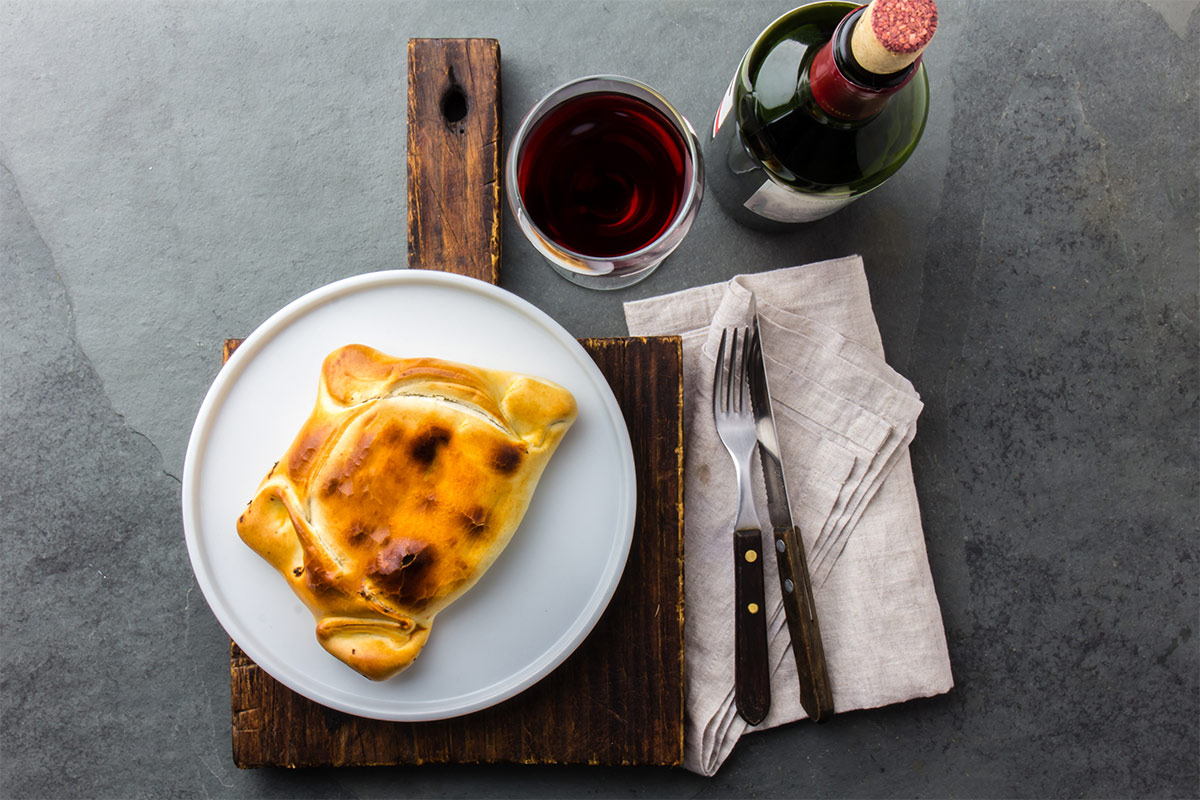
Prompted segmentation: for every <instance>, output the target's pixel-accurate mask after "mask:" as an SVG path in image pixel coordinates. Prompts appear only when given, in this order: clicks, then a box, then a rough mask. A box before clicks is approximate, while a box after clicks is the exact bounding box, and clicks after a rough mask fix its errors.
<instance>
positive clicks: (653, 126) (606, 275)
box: [505, 75, 704, 289]
mask: <svg viewBox="0 0 1200 800" xmlns="http://www.w3.org/2000/svg"><path fill="white" fill-rule="evenodd" d="M701 159H702V156H701V154H700V142H699V140H698V139H697V137H696V133H695V131H694V130H692V126H691V124H689V123H688V121H687V120H686V119H685V118H684V117H683V115H681V114H680V113H679V112H678V111H676V110H675V108H674V107H673V106H672V105H671V104H670V103H669V102H667V100H666V99H665V98H664V97H663V96H662V95H661V94H659V93H658V92H656V91H655V90H654V89H652V88H650V87H649V86H647V85H646V84H644V83H642V82H640V81H636V80H633V79H632V78H625V77H620V76H617V75H593V76H589V77H585V78H579V79H577V80H573V81H571V82H569V83H566V84H564V85H562V86H560V87H558V88H557V89H555V90H553V91H552V92H550V93H549V94H548V95H546V96H545V97H543V98H542V99H541V100H540V101H538V103H537V104H536V105H534V107H533V108H532V109H530V111H529V113H528V114H526V115H525V118H524V119H523V120H522V121H521V125H520V127H519V128H518V129H517V133H516V136H515V137H514V138H513V141H512V144H511V145H510V147H509V152H508V163H507V170H506V176H505V183H506V189H507V192H508V202H509V206H510V208H511V209H512V212H513V216H514V217H516V220H517V224H518V225H519V226H520V228H521V231H522V232H523V233H524V234H525V236H526V238H528V239H529V241H530V242H531V243H532V244H533V246H534V247H536V248H537V250H538V251H539V252H540V253H541V254H542V255H543V256H545V258H546V259H547V260H548V261H549V262H550V265H551V266H552V267H553V268H554V269H555V271H556V272H558V273H559V274H560V275H562V276H563V277H564V278H566V279H567V280H569V281H571V282H573V283H576V284H579V285H580V286H586V287H588V288H591V289H620V288H622V287H625V286H630V285H631V284H634V283H637V282H638V281H640V280H643V279H644V278H646V277H648V276H649V275H650V273H651V272H653V271H654V270H655V268H657V267H658V265H659V264H661V263H662V262H663V260H664V259H665V258H666V257H667V256H668V255H669V254H670V253H671V252H672V251H673V250H674V249H675V248H676V247H678V246H679V244H680V242H682V241H683V237H684V236H685V235H686V234H687V232H688V229H689V228H690V227H691V225H692V220H693V219H695V217H696V212H697V211H698V210H699V208H700V201H701V199H702V198H703V196H704V166H703V162H702V160H701Z"/></svg>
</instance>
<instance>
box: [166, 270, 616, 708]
mask: <svg viewBox="0 0 1200 800" xmlns="http://www.w3.org/2000/svg"><path fill="white" fill-rule="evenodd" d="M422 283H424V284H433V285H435V286H439V287H441V288H445V287H450V288H452V289H454V290H457V291H467V292H473V293H476V294H480V295H483V296H484V297H486V298H488V299H489V300H491V301H493V302H498V303H499V304H501V305H504V306H507V307H508V308H510V309H511V310H513V311H515V312H516V313H518V314H519V315H521V316H524V317H526V318H527V319H529V320H530V321H532V322H534V323H535V324H537V325H538V326H540V327H541V328H542V329H544V330H546V331H547V333H548V334H550V336H551V338H552V339H553V340H554V341H555V342H557V343H558V344H559V345H560V346H562V347H564V349H565V350H566V351H567V352H568V353H569V354H570V355H571V356H572V357H573V358H574V360H575V361H576V362H577V363H578V364H580V365H581V366H582V368H583V371H584V372H585V373H587V376H588V378H589V379H590V381H591V382H592V384H594V386H595V388H596V390H597V394H598V395H599V399H600V401H601V403H602V405H603V406H604V410H605V411H606V412H607V416H608V417H609V418H610V421H611V423H612V425H611V427H612V430H613V432H614V433H615V434H616V437H617V439H618V442H617V444H618V450H619V454H620V457H621V461H622V467H623V470H622V471H623V472H624V473H625V476H624V477H625V482H624V486H623V487H622V488H623V489H624V491H623V492H622V495H621V498H620V499H621V500H623V501H624V505H625V507H624V508H623V509H620V508H618V519H619V526H618V527H619V530H618V532H617V534H616V536H615V537H614V539H615V546H614V549H613V550H612V551H611V552H612V556H611V557H610V560H609V563H608V564H606V565H605V571H604V572H603V573H602V582H603V581H607V585H606V586H603V587H602V588H601V586H600V584H598V585H597V587H598V590H597V592H595V593H593V595H592V598H591V601H589V603H587V604H585V605H584V606H583V607H582V608H581V610H580V614H579V615H578V616H576V617H575V618H574V620H572V622H571V623H570V625H568V626H567V627H566V628H564V629H563V630H562V632H561V635H560V636H559V638H558V639H556V640H555V641H554V642H553V644H552V645H551V646H550V647H549V648H548V649H547V650H546V651H544V652H542V653H540V654H539V655H538V657H537V658H535V659H533V660H531V661H530V662H528V663H527V664H525V665H524V666H523V667H522V668H520V669H518V670H516V671H515V672H514V673H512V674H511V675H509V676H507V677H505V678H503V679H501V680H500V681H497V682H495V683H492V684H490V685H487V686H483V687H481V688H477V689H473V690H471V691H469V692H467V693H465V694H462V695H456V696H455V697H454V698H451V700H452V701H453V700H456V699H457V700H460V701H461V700H463V698H465V699H466V700H465V701H464V702H458V703H454V702H446V701H441V702H439V704H438V705H437V706H436V707H433V708H428V709H421V708H415V707H412V706H413V705H414V702H415V701H411V702H409V703H407V704H405V705H407V706H409V707H411V708H410V710H403V709H401V710H391V711H387V712H382V711H374V712H373V711H372V710H371V709H368V708H364V707H362V706H361V705H358V704H355V703H353V702H349V701H346V700H341V699H339V698H337V697H329V696H326V695H325V694H322V693H320V692H314V691H313V690H312V689H311V687H308V686H305V685H303V684H302V683H301V682H300V681H299V680H297V679H295V678H294V677H293V672H295V674H296V675H295V677H296V678H303V677H304V675H303V671H289V670H284V671H283V672H281V673H277V672H276V671H275V670H273V669H268V667H266V666H263V663H262V662H263V661H268V662H274V661H276V660H277V659H276V658H275V657H274V656H273V655H272V654H270V653H264V652H263V650H264V649H265V648H259V647H258V646H257V645H256V644H251V645H250V646H249V647H247V646H246V642H248V641H249V640H250V639H251V638H252V637H250V635H249V634H248V632H247V631H246V630H245V629H244V628H243V627H242V626H241V625H240V624H239V623H238V621H237V620H236V613H235V612H234V611H233V610H232V609H229V608H226V607H224V604H223V603H219V602H214V597H217V596H218V594H219V592H218V589H217V583H218V582H217V581H216V580H215V579H214V577H213V576H212V575H211V574H210V573H209V570H208V569H207V568H206V567H205V566H204V561H205V559H204V557H203V553H202V546H201V540H202V531H201V525H200V519H199V516H200V509H199V499H198V497H199V487H200V477H201V474H202V469H201V466H202V464H203V458H204V451H205V450H206V449H207V446H208V443H209V439H210V436H211V433H212V430H213V426H214V425H215V420H216V412H217V411H219V409H220V407H221V404H222V403H223V401H224V400H225V398H226V397H227V396H228V394H229V393H230V391H232V388H233V386H234V385H235V384H236V382H237V380H238V377H239V376H240V375H241V374H242V373H243V372H244V371H245V369H246V368H247V366H248V365H249V364H250V362H251V361H252V360H253V358H254V357H255V355H256V354H257V353H258V352H259V351H260V350H261V349H262V348H263V347H265V346H266V345H267V343H269V342H270V341H272V340H273V339H274V338H275V337H277V336H279V335H280V334H281V333H282V332H284V331H286V330H287V328H288V327H289V325H290V324H291V323H292V322H293V321H294V320H295V319H298V318H300V317H303V316H304V315H305V314H306V313H309V312H311V311H313V310H315V309H317V308H320V307H321V306H323V305H326V304H328V303H330V302H333V301H336V300H337V299H339V298H342V297H345V296H348V295H351V294H355V293H360V292H365V291H370V290H371V289H375V288H381V287H391V286H402V285H410V284H422ZM181 511H182V515H183V529H184V539H185V542H186V545H187V550H188V559H189V561H190V564H191V567H192V574H193V577H194V578H195V580H196V582H197V584H198V585H199V587H200V590H201V594H202V595H204V599H205V602H206V603H207V604H208V607H209V609H210V611H212V613H213V615H214V616H215V617H216V619H217V622H218V623H219V624H220V625H221V628H222V629H223V630H224V631H225V633H226V634H227V635H228V636H229V638H230V639H231V640H232V641H233V642H234V643H236V644H237V645H238V647H240V648H241V649H242V651H243V652H245V653H246V655H247V656H248V657H249V658H250V659H251V660H253V661H254V662H255V663H256V664H257V665H258V666H259V667H260V668H261V669H263V671H264V672H266V673H267V674H268V675H270V676H271V677H272V678H274V679H275V680H276V681H278V682H279V683H281V684H283V685H284V686H287V687H288V688H289V689H291V690H292V691H294V692H296V693H297V694H299V695H301V696H303V697H305V698H307V699H308V700H310V701H312V702H314V703H318V704H320V705H323V706H326V707H329V708H333V709H336V710H339V711H343V712H345V713H348V714H352V715H354V716H359V717H364V718H368V719H379V720H385V721H395V722H422V721H434V720H443V719H452V718H455V717H458V716H462V715H465V714H470V713H473V712H476V711H481V710H483V709H485V708H489V707H491V706H493V705H496V704H498V703H501V702H504V701H505V700H508V699H510V698H512V697H514V696H516V695H518V694H520V693H521V692H524V691H526V690H527V689H529V688H531V687H532V686H534V685H535V684H537V683H538V682H539V681H541V680H542V679H543V678H545V677H546V676H547V675H549V674H550V673H551V672H553V671H554V670H555V669H557V668H558V667H559V666H560V665H561V664H562V663H563V662H564V661H566V660H567V659H568V658H569V657H570V656H571V654H572V653H574V652H575V650H577V649H578V647H579V646H580V645H581V644H582V643H583V642H584V640H586V639H587V637H588V635H589V634H590V633H591V632H592V630H593V629H594V628H595V626H596V624H597V623H598V622H599V620H600V618H601V617H602V616H603V615H604V612H605V611H606V610H607V608H608V606H609V605H610V603H611V601H612V597H613V595H614V594H615V592H616V589H617V586H618V585H619V584H620V582H621V577H622V576H623V575H624V571H625V567H626V565H627V564H628V560H629V553H630V550H631V547H632V542H633V533H634V524H635V520H636V513H637V474H636V465H635V463H634V460H633V447H632V443H631V440H630V438H629V428H628V425H627V424H626V423H625V419H624V416H623V414H622V411H621V407H620V404H619V403H618V402H617V400H616V396H615V395H614V394H613V391H612V387H611V386H609V384H608V380H607V379H606V378H605V377H604V374H603V373H602V372H601V371H600V368H599V367H598V366H597V365H596V362H595V361H594V360H593V359H592V357H591V356H590V355H589V354H588V352H587V350H586V349H584V347H583V345H581V344H580V343H579V341H578V340H577V339H576V338H575V337H574V336H572V335H571V334H570V332H569V331H567V330H566V329H565V328H564V327H563V326H562V325H561V324H560V323H559V322H558V321H556V320H555V319H554V318H553V317H551V316H550V315H549V314H547V313H546V312H545V311H542V310H541V309H540V308H538V307H537V306H535V305H533V304H532V303H530V302H529V301H528V300H525V299H524V298H522V297H519V296H517V295H515V294H513V293H512V292H509V291H508V290H506V289H503V288H501V287H499V286H496V285H493V284H490V283H486V282H484V281H480V280H478V279H475V278H470V277H466V276H463V275H457V274H454V273H448V272H440V271H437V270H426V269H411V268H408V269H389V270H380V271H375V272H368V273H362V274H359V275H352V276H349V277H346V278H341V279H339V280H336V281H333V282H331V283H328V284H325V285H323V286H320V287H317V288H316V289H313V290H310V291H308V292H306V293H304V294H302V295H301V296H299V297H297V298H296V299H294V300H292V301H290V302H289V303H287V304H286V305H284V306H283V307H282V308H280V309H279V310H277V311H276V312H274V313H273V314H271V315H270V316H269V317H267V319H266V320H265V321H263V322H262V323H261V324H260V325H259V326H258V327H257V328H255V330H254V331H253V332H252V333H251V334H250V335H249V336H247V337H246V338H245V339H243V340H242V342H241V344H239V345H238V347H237V349H236V350H234V352H233V353H232V354H231V355H230V357H229V359H228V360H227V361H226V362H225V364H223V365H222V367H221V369H220V370H219V371H218V373H217V375H216V376H215V377H214V379H213V381H212V383H211V384H210V386H209V388H208V390H207V391H206V392H205V395H204V399H203V401H202V402H201V404H200V408H199V410H198V411H197V414H196V419H195V421H194V422H193V425H192V430H191V433H190V435H189V437H188V445H187V450H186V452H185V455H184V465H183V480H182V485H181ZM218 599H219V598H218ZM306 611H307V609H306ZM585 618H586V619H585ZM581 620H583V622H582V623H581ZM239 639H240V640H241V641H239ZM256 656H257V657H256ZM264 656H265V657H264ZM282 666H284V667H286V665H282ZM321 685H324V684H321ZM497 687H501V688H497ZM327 688H329V687H327ZM314 694H318V695H320V696H317V697H314V696H313V695H314Z"/></svg>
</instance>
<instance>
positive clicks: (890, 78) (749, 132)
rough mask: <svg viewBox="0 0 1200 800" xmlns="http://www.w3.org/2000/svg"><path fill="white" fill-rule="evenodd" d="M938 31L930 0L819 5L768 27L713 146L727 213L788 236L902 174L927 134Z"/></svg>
mask: <svg viewBox="0 0 1200 800" xmlns="http://www.w3.org/2000/svg"><path fill="white" fill-rule="evenodd" d="M936 26H937V10H936V8H935V7H934V6H933V3H932V0H875V1H874V3H872V5H871V6H859V5H857V4H855V3H850V2H841V1H840V0H822V2H816V3H811V4H809V5H806V6H802V7H800V8H797V9H795V10H793V11H790V12H788V13H786V14H784V15H783V16H781V17H780V18H779V19H777V20H775V21H774V22H773V23H771V25H770V26H768V27H767V29H766V30H765V31H763V33H762V34H761V35H760V36H759V37H758V39H757V40H755V42H754V44H752V45H751V46H750V49H749V50H747V51H746V55H745V56H744V57H743V58H742V61H741V63H740V64H739V66H738V69H737V73H736V74H735V75H734V77H733V81H732V82H731V83H730V85H729V90H728V91H727V92H726V95H725V97H724V99H723V100H722V102H721V106H720V109H719V110H718V112H717V116H716V120H715V121H714V124H713V129H712V131H711V134H712V135H711V138H710V140H709V142H708V143H707V147H706V154H705V161H706V163H707V164H708V165H709V168H708V184H709V186H711V187H712V190H713V194H714V195H715V196H716V197H717V200H718V201H719V202H720V203H721V205H722V206H723V207H724V208H725V209H726V210H727V211H728V212H729V213H730V215H731V216H733V217H734V218H735V219H737V220H738V221H739V222H742V223H744V224H747V225H751V226H753V227H756V228H765V229H780V228H788V227H791V226H793V225H795V224H797V223H805V222H811V221H813V220H817V219H820V218H822V217H825V216H828V215H829V214H832V213H834V212H835V211H837V210H839V209H840V208H842V207H844V206H845V205H847V204H848V203H850V202H851V201H853V200H855V199H856V198H858V197H861V196H862V195H864V194H866V193H867V192H869V191H871V190H872V189H874V188H876V187H877V186H879V185H881V184H882V183H883V182H884V181H886V180H887V179H888V178H890V177H891V176H892V175H893V174H895V172H896V171H897V170H898V169H900V167H901V166H902V165H903V164H904V162H905V161H906V160H907V159H908V157H909V156H910V155H912V153H913V151H914V150H915V149H916V146H917V142H918V141H919V140H920V138H921V133H922V131H923V130H924V129H925V120H926V117H927V116H928V111H929V83H928V79H927V78H926V75H925V68H924V66H923V65H922V64H921V58H920V52H921V50H923V49H924V46H925V45H926V44H928V40H929V38H930V37H931V36H932V35H933V30H935V29H936ZM864 41H865V42H866V44H863V42H864ZM914 50H915V54H914ZM900 64H903V65H904V66H902V67H900V68H896V67H897V65H900ZM879 70H885V71H883V72H880V71H879Z"/></svg>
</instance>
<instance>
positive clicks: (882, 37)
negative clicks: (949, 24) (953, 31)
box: [850, 0, 938, 75]
mask: <svg viewBox="0 0 1200 800" xmlns="http://www.w3.org/2000/svg"><path fill="white" fill-rule="evenodd" d="M937 23H938V12H937V6H936V5H934V3H933V0H873V2H872V3H871V4H870V5H869V6H867V10H866V11H864V12H863V14H862V16H861V17H859V18H858V22H857V23H856V24H855V26H854V33H853V34H851V37H850V52H851V53H853V55H854V59H855V60H856V61H857V62H858V63H859V65H860V66H861V67H862V68H863V69H865V70H867V71H868V72H873V73H875V74H876V75H890V74H891V73H893V72H899V71H900V70H902V69H904V68H905V67H907V66H908V65H909V64H911V63H913V62H914V61H916V60H917V57H918V56H920V55H921V51H923V50H924V49H925V46H926V45H927V44H929V40H930V39H932V38H933V34H934V32H935V31H936V30H937Z"/></svg>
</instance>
